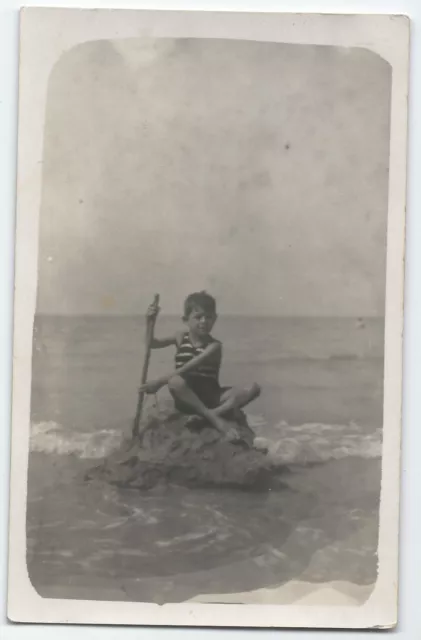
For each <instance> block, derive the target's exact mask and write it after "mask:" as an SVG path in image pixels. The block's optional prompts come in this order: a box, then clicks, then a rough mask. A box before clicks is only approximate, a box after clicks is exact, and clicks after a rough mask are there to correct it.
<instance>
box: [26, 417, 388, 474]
mask: <svg viewBox="0 0 421 640" xmlns="http://www.w3.org/2000/svg"><path fill="white" fill-rule="evenodd" d="M250 422H251V423H252V424H253V426H254V428H257V429H258V432H259V434H262V435H259V437H258V438H256V440H255V442H256V445H257V447H258V448H259V449H265V450H267V451H268V455H269V457H270V458H271V460H272V461H273V462H274V463H277V464H282V463H283V464H291V463H296V464H306V463H311V462H325V461H328V460H339V459H342V458H347V457H351V456H356V457H359V458H379V457H380V456H381V448H382V445H381V429H363V428H362V427H361V426H359V425H357V424H354V423H350V424H349V425H328V424H323V423H309V424H303V425H300V426H296V425H295V426H289V425H288V424H287V423H286V422H280V423H278V424H277V425H275V426H274V427H272V428H271V429H269V427H268V428H267V429H266V428H265V427H264V422H263V420H258V419H257V418H256V419H254V420H250ZM257 424H259V427H257ZM266 431H267V432H268V435H266V434H265V432H266ZM269 431H271V433H270V434H269ZM124 438H125V433H124V431H123V430H122V429H114V430H113V429H102V430H100V431H96V432H94V433H86V432H81V431H75V430H71V429H65V428H64V427H63V426H62V425H60V424H58V423H56V422H53V421H49V422H38V423H35V424H33V425H32V429H31V440H30V449H31V451H36V452H43V453H48V454H57V455H69V454H74V455H77V456H78V457H80V458H89V459H98V458H103V457H104V456H107V455H109V454H110V453H112V452H113V451H116V450H118V449H119V447H120V446H121V444H122V442H123V440H124Z"/></svg>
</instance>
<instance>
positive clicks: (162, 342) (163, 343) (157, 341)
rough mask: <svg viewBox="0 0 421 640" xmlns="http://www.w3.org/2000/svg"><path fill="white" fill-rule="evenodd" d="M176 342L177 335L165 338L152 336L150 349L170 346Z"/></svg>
mask: <svg viewBox="0 0 421 640" xmlns="http://www.w3.org/2000/svg"><path fill="white" fill-rule="evenodd" d="M176 344H177V336H176V335H175V334H174V335H173V336H168V337H166V338H155V336H154V337H153V338H152V342H151V349H163V348H164V347H170V346H171V345H176Z"/></svg>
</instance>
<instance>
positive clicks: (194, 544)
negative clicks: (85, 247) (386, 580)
mask: <svg viewBox="0 0 421 640" xmlns="http://www.w3.org/2000/svg"><path fill="white" fill-rule="evenodd" d="M179 326H180V322H179V321H178V320H177V319H176V318H170V317H160V318H159V321H158V324H157V329H156V332H157V335H159V334H160V335H165V334H166V333H167V332H170V331H173V330H175V329H177V328H178V327H179ZM144 330H145V326H144V321H143V319H142V318H136V317H71V318H69V317H67V318H58V317H51V316H50V317H47V316H38V317H36V319H35V324H34V351H33V387H32V409H31V422H32V426H31V452H32V453H31V456H30V465H29V485H28V488H29V496H28V519H27V527H28V529H27V530H28V568H29V574H30V577H31V579H32V580H33V583H34V585H35V586H36V588H38V590H40V591H41V592H45V593H46V592H47V591H48V589H50V590H51V589H52V591H50V592H49V593H50V595H51V594H52V595H54V594H58V593H59V591H60V589H67V591H66V592H65V593H67V594H68V596H67V597H79V596H80V593H81V591H80V590H81V589H85V590H86V589H88V595H86V593H85V595H84V596H83V597H99V598H107V594H111V593H112V596H111V595H110V596H109V597H110V598H111V597H112V599H116V598H117V599H133V600H146V601H148V600H151V601H155V602H160V601H163V602H165V601H180V600H183V599H185V598H187V597H192V596H195V595H197V593H205V592H211V591H212V589H213V590H217V591H216V592H223V591H224V590H225V591H245V590H250V589H254V588H258V587H261V586H269V585H278V584H282V583H283V582H285V581H288V580H289V579H292V578H294V579H297V578H300V577H301V578H303V579H304V578H306V579H309V580H313V581H324V580H334V579H349V580H351V581H354V582H357V583H359V584H368V583H371V582H373V581H374V579H375V572H376V547H377V518H378V502H379V491H380V473H379V461H380V457H381V435H382V404H383V319H377V318H375V319H373V318H371V319H356V318H351V319H349V318H345V319H344V318H339V319H327V318H320V319H300V318H281V319H279V318H275V319H274V318H236V317H229V318H221V319H220V320H218V323H217V325H216V326H215V330H214V335H215V337H218V338H219V339H220V340H221V341H222V342H223V345H224V357H223V366H222V370H221V382H222V383H223V384H230V385H232V384H234V385H243V384H249V383H250V382H252V381H257V382H258V383H259V384H260V385H261V387H262V390H263V393H262V395H261V397H260V398H259V399H258V400H257V401H256V402H255V403H253V404H252V405H251V406H250V407H249V408H248V409H247V413H248V418H249V421H250V424H251V426H253V428H254V429H255V431H256V434H257V436H258V437H259V438H261V439H264V440H265V441H266V444H267V445H268V447H269V453H270V455H271V456H272V457H273V458H275V459H276V460H278V461H280V462H285V463H286V464H288V465H289V468H290V472H289V474H287V475H286V480H285V490H284V491H282V492H281V493H279V494H272V495H267V496H253V495H250V494H241V493H238V492H228V491H224V492H209V491H208V492H203V491H202V492H201V491H197V492H195V491H187V490H182V489H177V488H168V489H167V490H165V491H164V490H160V492H158V493H156V492H152V493H151V494H140V493H136V492H133V491H127V490H126V491H124V490H117V489H115V488H111V487H101V488H99V487H97V486H90V485H86V483H84V482H83V479H82V478H83V474H82V471H83V470H84V469H85V468H86V467H87V466H89V464H92V462H93V460H94V459H98V458H100V457H101V456H103V455H106V454H107V453H109V452H110V451H112V450H113V449H115V448H117V447H118V446H119V443H120V442H121V438H122V434H123V432H124V429H126V428H127V426H128V425H130V422H131V421H132V419H133V415H134V412H135V408H136V400H137V387H138V386H139V378H140V371H141V366H142V359H143V335H144ZM172 359H173V352H172V350H171V349H167V350H159V351H154V352H153V353H152V358H151V366H150V372H149V377H150V378H153V377H155V376H158V375H160V374H162V373H165V372H166V371H168V372H169V371H171V370H172V366H173V363H172ZM149 401H150V402H158V403H160V402H163V401H165V391H164V392H162V393H161V392H160V393H159V394H158V396H157V398H156V399H154V398H152V399H150V400H149ZM117 583H118V585H119V587H118V589H117V587H116V584H117ZM122 584H124V585H125V586H124V589H123V590H122V591H121V585H122ZM116 589H117V590H116ZM119 589H120V591H119ZM46 590H47V591H46ZM60 593H61V596H62V597H63V594H62V592H60ZM72 594H73V595H72Z"/></svg>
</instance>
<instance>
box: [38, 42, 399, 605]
mask: <svg viewBox="0 0 421 640" xmlns="http://www.w3.org/2000/svg"><path fill="white" fill-rule="evenodd" d="M390 89H391V70H390V67H389V65H388V64H387V63H386V62H385V61H383V60H382V59H381V58H380V57H379V56H376V55H374V54H373V53H371V52H369V51H366V50H364V49H354V48H335V47H315V46H304V45H279V44H268V43H257V42H241V41H239V42H232V41H230V42H228V41H218V40H212V41H211V40H149V41H148V40H140V39H139V40H129V41H113V42H111V41H101V42H93V43H89V44H85V45H81V46H79V47H77V48H74V49H72V50H71V51H69V52H67V53H66V54H65V55H64V56H63V57H62V58H61V59H60V60H59V62H58V63H57V65H56V67H55V68H54V70H53V73H52V75H51V78H50V83H49V92H48V101H47V111H46V120H45V139H44V155H43V189H42V204H41V212H40V245H39V285H38V299H37V315H36V319H35V327H34V354H33V387H32V437H31V455H30V467H29V474H30V475H29V485H28V487H29V494H28V505H29V508H28V527H27V534H28V568H29V575H30V577H31V580H32V582H33V584H34V586H35V588H37V590H38V591H39V592H40V593H42V594H45V595H49V596H50V597H77V598H79V597H83V598H97V599H102V598H104V597H105V598H108V599H134V600H144V601H155V602H166V601H180V600H186V599H189V598H198V599H199V600H201V601H205V600H206V599H209V598H211V597H212V594H214V595H215V594H216V596H217V598H218V602H221V601H223V598H229V594H237V595H236V596H235V597H236V598H238V593H239V592H247V595H243V596H242V600H241V601H244V602H246V601H247V602H257V601H260V600H259V598H262V596H261V592H258V590H259V589H267V588H270V589H271V590H272V591H271V595H268V594H266V595H265V596H263V601H269V600H270V598H275V600H274V601H277V602H281V601H282V595H280V592H279V591H278V590H279V589H281V588H282V586H283V585H285V584H286V583H291V582H293V581H296V582H297V581H298V582H299V583H300V584H301V585H308V584H315V583H316V584H327V583H328V584H329V585H334V587H335V593H336V594H338V596H337V597H338V598H339V601H340V603H342V604H343V602H344V601H345V602H346V603H349V604H355V602H362V601H363V600H364V599H365V598H366V597H367V596H368V594H369V593H370V591H371V589H372V586H373V584H374V581H375V578H376V563H377V560H376V548H377V529H378V508H379V492H380V456H381V430H382V402H383V354H384V349H383V335H384V297H385V295H384V294H385V255H386V246H385V244H386V221H387V193H388V158H389V115H390ZM203 288H206V289H208V290H209V291H210V292H211V293H212V294H213V295H215V296H216V298H217V302H218V313H219V316H220V319H219V320H218V323H217V325H216V327H215V335H217V336H218V337H219V338H221V339H222V341H223V343H224V364H223V369H222V376H223V382H227V383H231V384H233V383H235V384H243V383H244V384H246V383H247V382H250V381H252V380H257V381H258V382H259V383H260V384H261V386H262V388H263V394H262V397H261V398H260V399H259V400H258V402H256V403H255V404H253V406H252V407H251V408H250V412H249V415H248V417H249V421H250V424H251V425H252V426H253V428H254V429H255V430H256V432H257V434H258V435H259V436H261V437H262V438H265V439H266V440H267V441H268V443H269V446H270V451H271V455H273V456H274V457H275V458H276V459H277V460H278V461H279V462H280V463H284V464H285V465H288V468H290V469H292V472H291V475H290V476H289V479H288V481H287V486H286V488H285V490H284V491H283V492H281V494H276V495H268V496H265V498H264V499H263V498H262V496H258V497H256V496H254V495H251V494H247V493H245V494H240V495H239V494H237V493H235V492H228V491H225V492H208V493H207V494H206V498H205V499H204V496H203V493H202V492H199V491H198V492H194V491H182V490H175V489H171V490H170V489H169V490H168V492H167V493H164V494H160V495H148V496H145V495H142V496H139V494H134V493H133V492H127V491H126V492H124V491H121V490H116V489H112V488H107V489H106V490H104V489H101V491H98V489H97V488H93V487H90V488H87V487H86V486H85V485H84V483H83V482H82V481H81V480H80V477H81V476H80V473H81V471H83V469H85V468H86V467H87V466H88V465H89V464H92V460H93V459H97V458H99V457H100V456H102V455H104V454H105V453H107V452H108V451H109V450H111V449H112V448H113V447H116V446H117V445H118V442H119V438H120V435H121V431H122V428H123V427H124V425H125V424H127V423H128V422H129V421H130V419H131V417H132V415H133V412H134V409H135V403H136V388H137V385H138V382H139V375H140V373H139V372H140V367H141V362H142V357H143V347H142V337H143V329H144V326H143V319H142V317H143V314H144V312H145V310H146V307H147V305H148V304H149V302H150V300H151V297H152V296H153V294H154V293H155V292H160V294H161V304H162V307H163V311H162V317H161V318H160V319H159V322H158V328H157V331H158V332H161V333H166V332H167V331H170V330H171V331H172V330H173V329H174V328H177V327H178V326H179V324H180V320H179V318H180V316H181V311H182V302H183V299H184V297H185V296H186V295H187V294H188V293H190V292H191V291H192V290H196V289H203ZM171 358H172V354H171V353H170V354H166V353H165V352H160V353H159V354H158V355H157V354H155V353H154V354H153V358H152V363H151V376H153V375H157V374H159V373H162V372H163V371H164V370H165V371H166V370H168V367H171ZM262 522H264V523H265V526H264V527H263V526H262ZM332 588H333V587H332ZM259 593H260V595H259ZM274 593H275V596H274V595H273V594H274ZM209 594H210V595H209ZM265 598H266V600H265ZM236 601H237V600H236Z"/></svg>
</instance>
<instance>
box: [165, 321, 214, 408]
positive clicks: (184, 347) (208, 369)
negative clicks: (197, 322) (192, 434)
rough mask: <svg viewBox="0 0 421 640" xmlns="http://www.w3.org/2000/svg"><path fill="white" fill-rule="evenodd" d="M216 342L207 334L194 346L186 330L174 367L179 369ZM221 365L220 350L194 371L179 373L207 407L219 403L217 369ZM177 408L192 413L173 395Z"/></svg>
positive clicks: (212, 406)
mask: <svg viewBox="0 0 421 640" xmlns="http://www.w3.org/2000/svg"><path fill="white" fill-rule="evenodd" d="M214 342H216V340H215V339H214V338H212V336H208V337H207V339H206V342H205V343H204V344H203V345H202V346H200V347H195V346H194V345H193V344H192V342H191V340H190V336H189V333H188V332H186V333H185V334H184V335H183V337H182V340H181V342H180V344H179V346H178V348H177V353H176V355H175V368H176V369H180V367H182V366H183V365H185V364H187V362H190V360H192V359H193V358H195V357H196V356H198V355H200V354H201V353H203V351H204V350H205V349H206V348H207V347H208V346H209V345H210V344H212V343H214ZM220 367H221V352H220V351H217V352H216V353H215V354H213V355H212V356H210V357H209V358H208V359H207V360H206V362H203V363H202V364H200V365H199V366H198V367H197V368H195V369H194V371H189V372H187V373H182V374H180V375H181V377H182V378H184V380H185V381H186V382H187V384H188V386H189V387H190V388H191V390H192V391H194V393H195V394H196V395H197V396H198V397H199V398H200V399H201V401H202V402H203V404H204V405H206V406H207V407H208V408H209V409H212V408H215V407H217V406H218V405H219V403H220V398H221V392H222V389H221V387H220V385H219V369H220ZM174 401H175V405H176V407H177V409H178V410H179V411H182V412H183V413H194V411H193V410H192V409H190V407H188V406H187V405H185V404H184V403H183V402H182V401H181V400H179V399H178V398H176V397H175V396H174Z"/></svg>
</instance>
